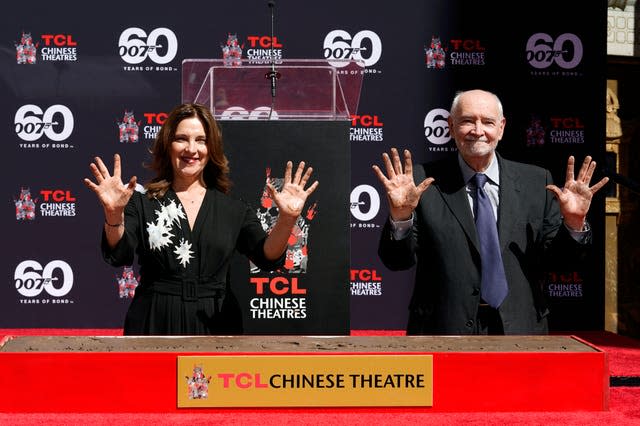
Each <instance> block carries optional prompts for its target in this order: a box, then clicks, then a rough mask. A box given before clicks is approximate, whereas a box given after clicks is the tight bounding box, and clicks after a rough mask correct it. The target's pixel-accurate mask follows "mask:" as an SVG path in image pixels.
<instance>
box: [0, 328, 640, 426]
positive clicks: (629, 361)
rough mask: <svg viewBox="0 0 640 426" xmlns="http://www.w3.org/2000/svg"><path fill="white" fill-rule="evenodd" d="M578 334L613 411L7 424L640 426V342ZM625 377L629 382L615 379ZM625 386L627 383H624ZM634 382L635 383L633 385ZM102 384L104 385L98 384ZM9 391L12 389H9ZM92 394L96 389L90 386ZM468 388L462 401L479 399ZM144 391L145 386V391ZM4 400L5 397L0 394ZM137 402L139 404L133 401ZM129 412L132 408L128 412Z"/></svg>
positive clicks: (56, 417)
mask: <svg viewBox="0 0 640 426" xmlns="http://www.w3.org/2000/svg"><path fill="white" fill-rule="evenodd" d="M33 334H37V335H94V336H96V335H98V336H113V335H121V331H120V330H119V329H104V330H95V329H92V330H77V329H38V330H33V329H10V330H8V329H0V336H5V335H33ZM352 334H353V335H372V334H378V335H379V334H382V335H386V334H393V335H402V334H403V332H399V331H368V330H367V331H365V330H360V331H353V332H352ZM574 334H575V335H576V336H578V337H580V338H581V339H583V340H585V341H586V342H589V343H590V344H592V345H594V346H596V347H598V348H600V349H601V350H603V351H605V352H607V354H608V358H609V369H610V375H611V377H612V386H611V388H610V403H609V408H610V409H609V411H606V412H516V413H429V412H423V411H420V410H412V409H395V408H394V409H375V410H371V409H353V408H350V409H279V410H274V409H269V410H259V409H225V410H220V411H219V412H214V413H203V414H193V413H185V414H173V413H171V414H167V413H146V414H129V413H118V414H113V413H88V414H85V413H83V414H74V413H60V414H53V415H52V414H39V413H38V409H37V407H34V410H33V413H31V414H6V413H0V424H2V425H16V426H19V425H39V424H42V425H87V424H91V425H110V426H113V425H135V426H143V425H212V424H224V425H277V426H283V425H306V424H309V425H363V426H364V425H366V426H371V425H376V426H380V425H459V424H470V425H607V426H613V425H616V426H618V425H640V386H638V385H637V384H638V381H639V380H640V341H638V340H636V339H631V338H627V337H624V336H619V335H616V334H614V333H609V332H603V331H598V332H576V333H574ZM616 378H618V379H619V378H623V379H628V380H626V381H625V380H622V381H620V380H618V381H616V380H614V379H616ZM616 383H623V384H626V385H619V384H616ZM628 384H633V386H630V385H628ZM94 385H97V386H99V384H94ZM4 391H6V390H4ZM15 391H16V392H37V384H35V385H33V384H32V385H26V384H16V388H15ZM87 391H90V386H89V387H88V389H87ZM478 391H479V389H467V390H464V393H463V394H461V398H477V397H478V395H477V392H478ZM141 392H144V388H141ZM0 397H1V395H0ZM131 403H132V404H135V401H132V402H131ZM123 410H126V408H123Z"/></svg>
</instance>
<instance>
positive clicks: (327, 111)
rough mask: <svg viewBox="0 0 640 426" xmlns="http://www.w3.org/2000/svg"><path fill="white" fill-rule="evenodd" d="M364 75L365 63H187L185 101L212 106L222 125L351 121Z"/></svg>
mask: <svg viewBox="0 0 640 426" xmlns="http://www.w3.org/2000/svg"><path fill="white" fill-rule="evenodd" d="M245 62H246V64H245ZM363 74H364V64H363V63H362V62H361V61H360V62H358V61H353V60H342V61H341V60H333V59H332V60H331V63H329V62H328V61H326V60H316V59H288V60H282V59H281V60H277V61H276V62H275V63H273V64H271V63H260V64H252V63H248V62H247V61H245V60H243V61H242V63H240V64H236V65H229V64H228V63H227V62H225V61H224V60H223V59H185V60H183V61H182V102H185V103H186V102H191V103H199V104H203V105H207V106H209V108H210V109H211V112H212V113H213V115H214V117H216V119H222V120H224V119H227V120H228V119H245V118H252V119H257V120H269V119H271V120H274V119H279V120H343V119H344V120H350V119H351V114H355V113H356V112H357V109H358V102H359V101H360V90H361V87H362V78H363ZM274 76H275V78H274ZM274 83H275V84H274Z"/></svg>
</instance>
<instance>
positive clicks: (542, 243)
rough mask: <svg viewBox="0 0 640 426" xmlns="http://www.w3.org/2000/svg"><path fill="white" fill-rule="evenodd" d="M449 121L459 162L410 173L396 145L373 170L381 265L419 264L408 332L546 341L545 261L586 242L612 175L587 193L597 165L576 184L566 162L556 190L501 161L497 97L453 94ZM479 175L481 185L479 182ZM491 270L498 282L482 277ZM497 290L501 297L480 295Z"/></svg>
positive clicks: (542, 177) (522, 167)
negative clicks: (487, 227) (487, 222)
mask: <svg viewBox="0 0 640 426" xmlns="http://www.w3.org/2000/svg"><path fill="white" fill-rule="evenodd" d="M448 122H449V130H450V133H451V135H452V137H453V138H454V139H455V143H456V146H457V148H458V155H457V156H452V158H446V159H443V160H439V161H435V162H432V163H427V164H422V165H416V166H415V167H414V165H413V164H412V160H411V153H410V152H409V151H408V150H405V151H404V161H402V160H401V158H400V154H399V153H398V151H397V150H396V149H395V148H393V149H392V150H391V154H390V155H389V154H387V153H384V154H383V156H382V158H383V163H384V167H385V169H386V175H385V173H383V172H382V170H381V169H380V168H379V167H378V166H376V165H374V166H373V169H374V172H375V173H376V175H377V176H378V179H379V180H380V182H381V183H382V185H383V186H384V189H385V192H386V194H387V199H388V202H389V213H390V218H389V220H388V221H387V223H386V224H385V226H384V227H383V231H382V236H381V239H380V246H379V251H378V253H379V255H380V258H381V260H382V262H383V263H384V264H385V265H386V266H387V267H388V268H389V269H391V270H403V269H408V268H410V267H412V266H413V265H416V279H415V287H414V291H413V295H412V298H411V302H410V306H409V309H410V313H409V323H408V326H407V334H446V335H464V334H546V333H548V324H547V314H548V309H547V306H546V304H545V302H544V295H543V292H542V288H541V287H540V284H539V280H538V278H539V274H540V271H541V270H542V266H543V263H544V259H545V258H547V257H548V256H553V255H554V253H568V250H573V251H574V252H576V251H579V250H580V249H581V248H583V247H585V246H587V245H588V244H589V242H590V240H591V230H590V227H589V224H588V223H587V221H586V216H587V212H588V211H589V206H590V204H591V199H592V197H593V195H594V194H595V193H596V192H597V191H598V190H599V189H600V188H602V187H603V186H604V185H605V184H606V183H607V181H608V178H604V179H602V180H601V181H599V182H598V183H596V184H595V185H593V186H591V187H590V186H589V184H590V181H591V178H592V176H593V172H594V170H595V167H596V163H595V161H592V159H591V157H589V156H587V157H586V158H585V160H584V162H583V163H582V166H581V167H580V170H579V172H578V176H577V177H575V178H574V163H575V160H574V158H573V156H571V157H569V160H568V163H567V174H566V182H565V184H564V187H563V188H562V189H561V188H558V187H557V186H555V185H554V184H553V182H552V178H551V174H550V172H549V171H548V170H545V169H543V168H540V167H537V166H533V165H528V164H523V163H516V162H513V161H509V160H506V159H504V158H502V157H501V156H500V155H499V154H498V153H497V152H496V151H495V149H496V146H497V145H498V142H499V141H500V140H501V138H502V135H503V133H504V129H505V124H506V119H505V117H504V115H503V110H502V104H501V102H500V100H499V98H498V97H497V96H496V95H494V94H493V93H490V92H486V91H483V90H469V91H465V92H459V93H457V94H456V96H455V97H454V100H453V102H452V105H451V110H450V116H449V119H448ZM477 173H482V174H484V175H485V176H486V178H488V179H487V181H486V182H484V181H481V182H480V183H479V184H476V183H475V178H474V175H475V174H477ZM416 183H417V184H416ZM477 187H481V189H477ZM482 190H483V191H482ZM476 191H481V192H479V193H478V194H481V195H476ZM481 199H485V200H488V201H489V202H490V204H485V205H486V206H487V207H486V208H483V209H482V210H483V211H488V212H489V213H488V214H487V217H490V218H491V226H494V225H495V223H496V222H497V234H498V235H497V236H496V237H494V239H495V240H499V241H497V242H496V251H495V255H494V257H493V258H492V260H488V259H489V256H490V255H489V254H487V251H486V250H484V249H481V248H480V244H481V243H482V241H479V239H481V240H483V241H484V236H483V235H485V232H484V231H483V232H478V231H477V230H476V223H475V222H474V217H477V218H478V219H479V217H478V216H479V215H480V213H479V211H480V210H478V209H480V208H481V206H482V204H483V202H482V200H481ZM477 211H478V213H476V212H477ZM478 229H480V226H478ZM483 229H484V228H483ZM495 230H496V228H495V226H494V228H493V230H492V232H493V234H495ZM483 244H484V243H483ZM498 246H499V247H498ZM483 258H484V259H483ZM482 265H484V267H483V266H482ZM483 269H484V270H483ZM490 270H492V271H495V272H494V274H495V276H494V277H492V278H486V277H483V275H486V274H488V273H489V271H490ZM481 283H482V285H481ZM496 283H502V287H500V285H498V290H497V292H498V294H499V296H498V297H497V299H496V298H494V296H491V297H489V295H487V296H485V294H487V293H486V292H485V290H487V289H489V287H490V284H496ZM487 291H488V290H487ZM484 299H491V300H490V301H487V300H484Z"/></svg>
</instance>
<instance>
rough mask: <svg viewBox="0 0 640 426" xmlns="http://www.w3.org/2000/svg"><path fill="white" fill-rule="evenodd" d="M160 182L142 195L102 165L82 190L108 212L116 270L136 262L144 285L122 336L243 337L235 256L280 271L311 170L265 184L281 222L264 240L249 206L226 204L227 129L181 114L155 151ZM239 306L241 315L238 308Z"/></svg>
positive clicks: (190, 112) (189, 111)
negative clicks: (232, 277)
mask: <svg viewBox="0 0 640 426" xmlns="http://www.w3.org/2000/svg"><path fill="white" fill-rule="evenodd" d="M152 155H153V159H152V162H151V164H150V168H151V169H152V170H153V171H154V172H155V176H156V177H155V178H153V179H152V180H151V181H150V182H149V183H147V184H146V185H145V186H144V190H143V191H138V190H136V177H135V176H134V177H132V178H131V179H130V180H129V182H128V184H124V183H123V182H122V179H121V162H120V161H121V160H120V157H119V155H118V154H116V155H115V156H114V160H113V161H114V165H113V173H110V172H109V170H108V169H107V167H106V166H105V164H104V162H103V161H102V159H101V158H99V157H96V158H95V163H91V164H90V169H91V172H92V174H93V176H94V178H95V182H94V181H92V180H90V179H85V180H84V182H85V184H86V185H87V186H88V187H89V188H90V189H91V190H92V191H93V192H95V193H96V195H97V196H98V199H99V200H100V203H101V204H102V206H103V208H104V214H105V223H104V231H103V234H102V252H103V256H104V259H105V261H106V262H107V263H109V264H110V265H113V266H123V265H131V264H132V263H133V260H134V256H135V255H137V257H138V262H139V264H140V275H141V281H140V285H139V286H138V288H137V289H136V293H135V296H134V298H133V300H132V302H131V305H130V307H129V310H128V312H127V315H126V318H125V324H124V334H125V335H202V334H239V333H241V332H242V318H241V316H240V315H239V312H238V310H237V306H236V304H235V302H234V298H233V295H232V294H231V293H230V290H229V282H228V272H229V268H230V263H231V258H232V255H233V252H234V251H235V250H237V251H238V252H240V253H242V254H244V255H246V256H247V257H248V258H249V259H250V260H251V261H252V262H253V263H254V264H255V265H257V266H258V267H260V269H263V270H275V269H278V268H279V267H281V266H282V264H283V261H284V256H285V252H286V248H287V240H288V238H289V235H290V232H291V229H292V228H293V226H294V225H295V223H296V219H297V218H298V216H299V215H300V213H301V212H302V209H303V207H304V203H305V201H306V199H307V197H308V196H309V195H310V194H311V193H312V192H313V191H314V190H315V189H316V187H317V186H318V182H317V181H316V182H314V183H313V184H311V185H309V186H308V187H307V188H306V189H305V186H307V183H308V180H309V178H310V176H311V173H312V168H311V167H308V168H306V170H305V164H304V162H300V164H299V165H298V167H297V169H296V170H295V172H294V171H293V164H292V163H291V162H290V161H289V162H287V165H286V169H285V175H284V186H283V188H282V189H281V190H280V191H278V190H276V189H275V187H273V186H272V185H271V184H268V186H267V187H268V190H269V192H270V194H269V195H270V196H271V197H272V198H273V200H274V201H275V203H276V205H277V207H278V210H279V216H278V221H277V223H276V224H275V226H274V227H273V229H272V230H271V231H270V232H269V234H268V235H267V234H266V233H265V231H264V230H263V228H262V225H261V224H260V222H259V220H258V218H257V216H256V214H255V212H254V211H253V210H252V209H251V207H250V206H249V205H248V204H246V203H244V202H242V201H240V200H236V199H234V198H232V197H230V196H229V195H227V193H228V191H229V188H230V181H229V176H228V175H229V166H228V162H227V158H226V157H225V154H224V152H223V148H222V136H221V133H220V129H219V127H218V125H217V123H216V121H215V119H214V117H213V116H212V115H211V112H210V111H209V109H208V108H206V107H204V106H201V105H198V104H183V105H180V106H178V107H176V108H175V109H174V110H173V111H172V112H171V113H170V114H169V117H168V118H167V120H166V121H165V123H164V124H163V126H162V128H161V129H160V132H159V133H158V136H157V139H156V141H155V144H154V146H153V148H152ZM234 307H235V309H234Z"/></svg>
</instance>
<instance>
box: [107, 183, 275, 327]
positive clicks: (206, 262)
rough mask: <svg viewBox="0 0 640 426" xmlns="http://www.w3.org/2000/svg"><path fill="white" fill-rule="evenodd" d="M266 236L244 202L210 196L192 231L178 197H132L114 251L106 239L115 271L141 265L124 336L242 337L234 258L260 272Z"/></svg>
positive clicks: (271, 266)
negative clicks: (232, 266)
mask: <svg viewBox="0 0 640 426" xmlns="http://www.w3.org/2000/svg"><path fill="white" fill-rule="evenodd" d="M265 238H266V233H265V231H264V230H263V228H262V225H261V224H260V221H259V220H258V218H257V216H256V214H255V212H254V211H253V210H252V209H251V208H250V206H249V205H248V204H246V203H245V202H243V201H240V200H236V199H233V198H232V197H230V196H228V195H225V194H223V193H221V192H220V191H217V190H215V189H207V191H206V193H205V196H204V200H203V202H202V206H201V207H200V210H199V211H198V215H197V217H196V221H195V223H194V227H193V230H192V229H190V227H189V222H188V220H187V216H186V214H185V211H184V209H183V208H182V204H181V203H180V200H179V198H178V197H177V196H176V193H175V192H174V191H173V190H169V191H167V193H166V194H165V196H164V197H163V198H161V199H149V198H148V197H147V196H146V194H143V193H140V192H138V191H136V192H134V194H133V196H132V197H131V199H130V200H129V203H128V204H127V206H126V208H125V233H124V236H123V237H122V239H121V240H120V241H119V242H118V244H117V245H116V247H115V248H114V249H110V248H109V247H108V245H107V243H106V235H105V234H104V232H103V238H102V252H103V256H104V259H105V261H106V262H107V263H109V264H110V265H112V266H125V265H131V264H133V261H134V255H137V257H138V263H139V265H140V276H141V279H140V285H139V286H138V288H137V289H136V293H135V296H134V298H133V300H132V301H131V305H130V307H129V310H128V312H127V315H126V318H125V323H124V334H125V335H203V334H240V333H242V316H241V312H240V310H239V307H238V305H237V302H236V300H235V298H234V297H233V294H232V293H231V290H230V283H229V268H230V264H231V259H232V256H233V254H234V252H235V251H238V252H239V253H242V254H244V255H246V256H247V257H248V258H249V259H251V261H252V262H253V263H254V264H256V265H258V266H259V267H260V268H261V269H262V270H265V271H267V270H276V269H278V268H279V267H281V265H282V264H283V261H284V253H283V256H282V257H281V258H280V259H278V260H277V261H275V262H270V261H268V260H266V259H265V258H264V251H263V246H264V240H265Z"/></svg>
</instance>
